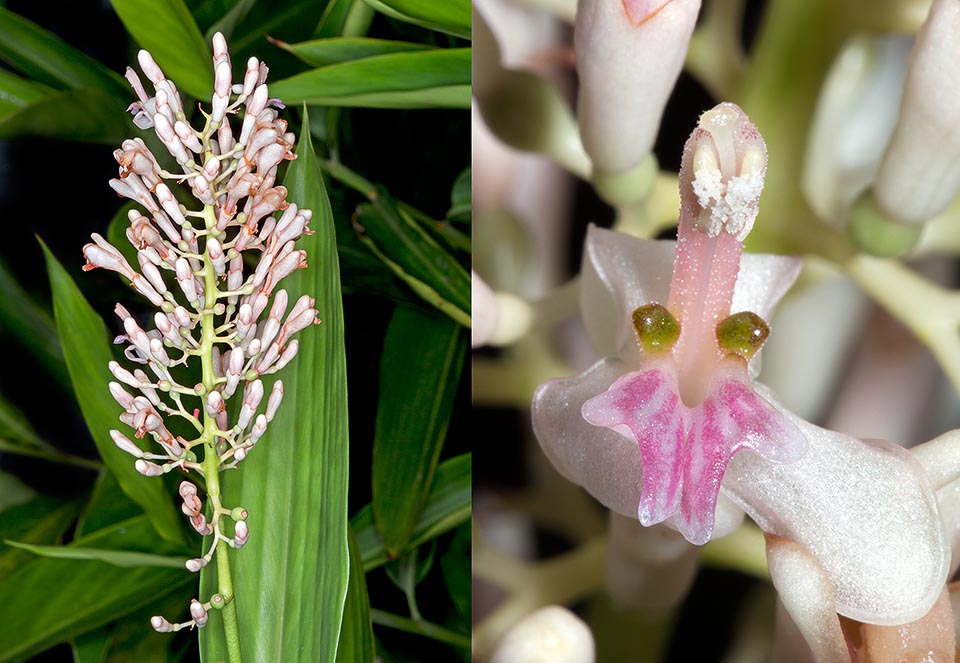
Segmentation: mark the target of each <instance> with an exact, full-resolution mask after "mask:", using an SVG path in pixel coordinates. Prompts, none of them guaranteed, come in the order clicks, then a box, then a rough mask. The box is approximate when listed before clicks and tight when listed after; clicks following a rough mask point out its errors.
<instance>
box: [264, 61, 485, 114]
mask: <svg viewBox="0 0 960 663" xmlns="http://www.w3.org/2000/svg"><path fill="white" fill-rule="evenodd" d="M470 81H471V71H470V49H469V48H445V49H429V50H423V51H410V52H402V53H391V54H387V55H377V56H373V57H366V58H362V59H359V60H351V61H347V62H340V63H338V64H332V65H328V66H325V67H320V68H318V69H312V70H310V71H307V72H304V73H302V74H297V75H295V76H291V77H290V78H285V79H283V80H280V81H277V82H276V83H274V84H273V85H271V86H270V92H271V94H274V95H276V96H278V97H280V98H281V99H283V100H284V102H285V103H287V104H298V103H307V104H311V105H324V106H362V107H367V108H469V107H470Z"/></svg>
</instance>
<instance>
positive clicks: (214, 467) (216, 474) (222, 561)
mask: <svg viewBox="0 0 960 663" xmlns="http://www.w3.org/2000/svg"><path fill="white" fill-rule="evenodd" d="M203 220H204V222H205V224H206V229H207V232H208V233H210V235H208V237H210V236H212V235H213V233H216V223H217V220H216V216H215V214H214V210H213V206H212V205H206V206H204V208H203ZM203 285H204V295H203V312H202V315H201V319H200V330H201V331H200V348H199V349H198V352H199V354H200V361H201V366H202V370H203V373H202V374H203V387H204V394H209V393H210V392H211V391H213V390H214V389H215V388H216V376H215V375H214V372H213V346H214V343H215V342H216V316H215V315H214V312H213V310H214V306H216V304H217V294H218V289H217V274H216V271H215V270H214V268H213V263H212V261H211V260H210V255H209V251H208V249H207V248H204V252H203ZM201 410H202V411H203V434H202V438H201V439H202V440H203V450H204V454H203V473H204V476H205V478H206V481H207V496H208V497H209V499H210V505H211V507H213V517H212V518H211V520H212V521H213V522H212V525H213V528H214V531H215V534H214V536H216V535H217V534H216V533H219V531H220V522H221V519H222V518H223V512H224V509H223V505H222V504H221V503H220V454H219V453H217V438H216V431H217V430H218V429H217V422H216V417H211V416H210V413H208V412H207V409H206V407H202V408H201ZM221 544H222V542H221ZM217 580H218V581H219V590H218V591H219V593H220V594H221V595H222V596H223V599H224V603H225V605H224V607H223V610H221V611H220V612H221V614H222V615H223V631H224V634H225V636H226V641H227V654H228V655H229V657H230V663H242V660H243V659H242V658H241V656H240V632H239V629H238V628H237V603H236V601H235V600H234V595H233V578H232V576H231V575H230V558H229V548H228V547H227V546H226V545H218V546H217Z"/></svg>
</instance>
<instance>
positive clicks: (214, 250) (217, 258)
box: [207, 237, 227, 276]
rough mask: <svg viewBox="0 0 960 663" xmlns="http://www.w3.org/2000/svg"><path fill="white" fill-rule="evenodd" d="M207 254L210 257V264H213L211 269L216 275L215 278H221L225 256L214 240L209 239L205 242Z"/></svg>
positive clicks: (225, 264) (224, 268) (225, 263)
mask: <svg viewBox="0 0 960 663" xmlns="http://www.w3.org/2000/svg"><path fill="white" fill-rule="evenodd" d="M207 254H208V255H209V256H210V262H212V263H213V268H214V270H215V271H216V273H217V276H222V275H223V273H224V272H225V271H226V267H227V262H226V256H225V255H224V253H223V248H222V247H221V246H220V242H218V241H217V240H216V238H213V237H211V238H210V239H209V240H207Z"/></svg>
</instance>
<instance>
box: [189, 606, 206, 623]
mask: <svg viewBox="0 0 960 663" xmlns="http://www.w3.org/2000/svg"><path fill="white" fill-rule="evenodd" d="M190 616H191V617H193V621H194V623H195V624H196V625H197V628H203V627H204V626H206V624H207V610H206V608H204V607H203V604H201V603H200V601H198V600H196V599H193V600H192V601H190Z"/></svg>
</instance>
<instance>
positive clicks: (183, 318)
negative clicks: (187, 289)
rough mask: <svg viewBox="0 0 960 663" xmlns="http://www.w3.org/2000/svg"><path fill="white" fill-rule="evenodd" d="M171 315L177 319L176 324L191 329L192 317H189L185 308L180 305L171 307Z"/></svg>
mask: <svg viewBox="0 0 960 663" xmlns="http://www.w3.org/2000/svg"><path fill="white" fill-rule="evenodd" d="M173 317H174V319H175V320H176V321H177V324H178V325H180V326H181V327H184V328H186V329H193V325H194V322H193V318H191V317H190V313H188V312H187V309H185V308H183V307H182V306H178V307H177V308H175V309H173Z"/></svg>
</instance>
